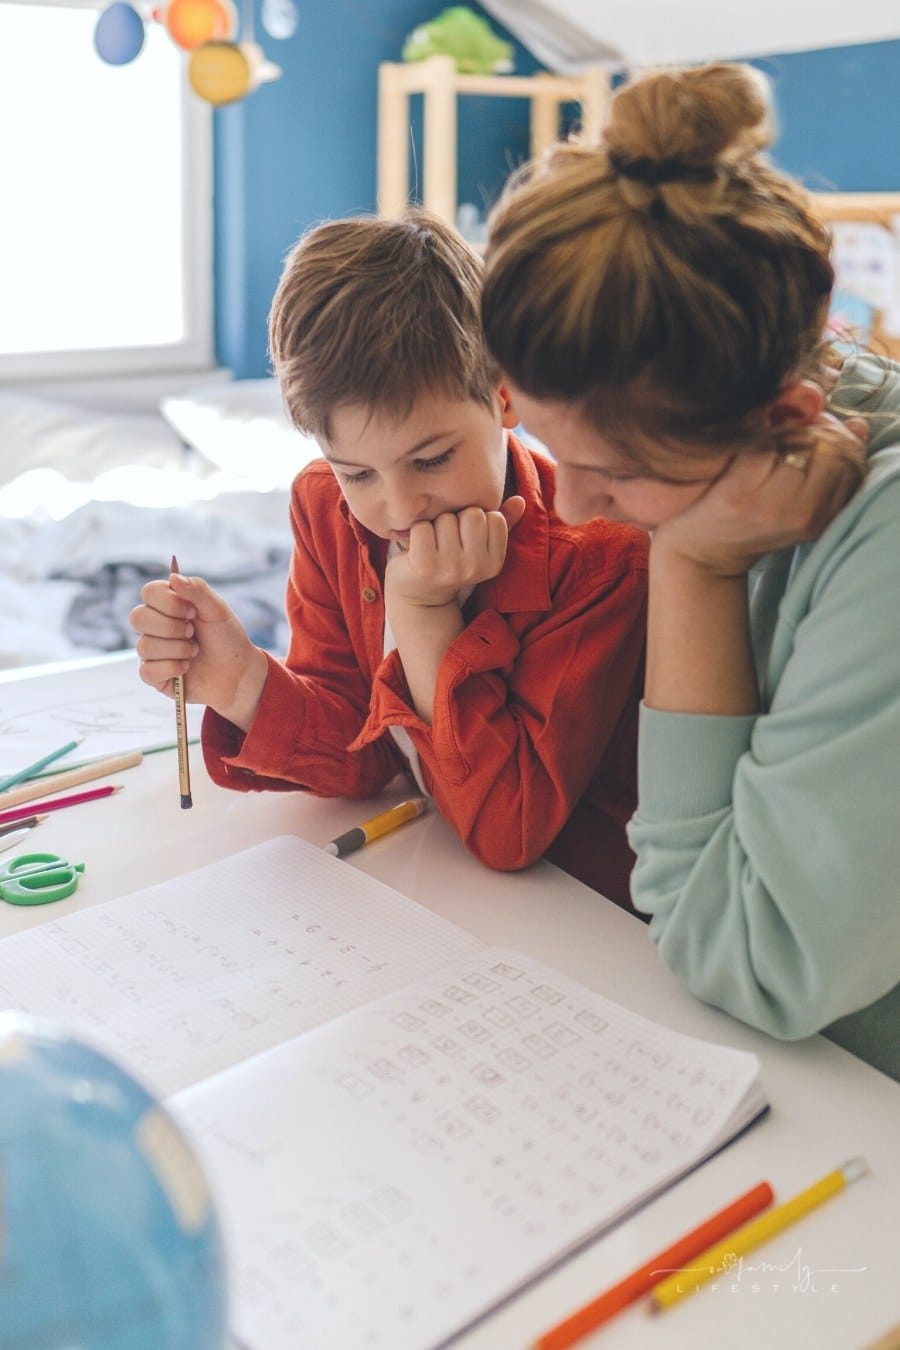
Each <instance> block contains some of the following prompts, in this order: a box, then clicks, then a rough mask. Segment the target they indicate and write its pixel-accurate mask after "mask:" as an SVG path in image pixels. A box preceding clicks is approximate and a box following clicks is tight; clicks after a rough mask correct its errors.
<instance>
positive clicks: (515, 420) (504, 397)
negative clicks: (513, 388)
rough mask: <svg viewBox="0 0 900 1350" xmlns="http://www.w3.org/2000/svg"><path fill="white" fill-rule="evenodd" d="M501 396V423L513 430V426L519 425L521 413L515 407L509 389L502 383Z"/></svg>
mask: <svg viewBox="0 0 900 1350" xmlns="http://www.w3.org/2000/svg"><path fill="white" fill-rule="evenodd" d="M499 398H500V422H501V425H502V426H504V427H507V428H508V430H510V431H512V429H513V427H517V426H518V425H519V414H518V413H517V412H516V410H515V408H514V407H513V401H512V399H511V398H510V396H509V391H508V389H507V388H506V386H505V385H503V384H501V386H500V391H499Z"/></svg>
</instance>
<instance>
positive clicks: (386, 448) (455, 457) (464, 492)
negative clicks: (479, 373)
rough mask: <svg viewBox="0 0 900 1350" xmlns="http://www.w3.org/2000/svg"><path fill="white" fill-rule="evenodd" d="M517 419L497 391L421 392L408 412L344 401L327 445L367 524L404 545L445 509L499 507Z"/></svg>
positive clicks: (353, 506) (344, 489) (342, 484)
mask: <svg viewBox="0 0 900 1350" xmlns="http://www.w3.org/2000/svg"><path fill="white" fill-rule="evenodd" d="M516 421H517V418H516V416H515V414H514V413H513V412H512V410H511V409H510V408H509V407H508V406H507V401H506V400H505V399H502V398H501V397H500V395H499V394H498V396H497V398H496V401H495V406H494V407H493V408H487V407H485V406H484V404H481V403H475V402H474V401H473V400H471V399H466V400H464V401H462V402H460V401H459V400H456V399H451V398H446V397H441V396H438V397H431V396H427V397H422V398H420V399H418V400H417V402H416V403H415V405H414V406H413V409H412V411H411V412H410V414H409V416H407V417H404V418H401V419H400V420H399V421H398V420H396V419H395V418H394V417H392V416H390V415H387V414H384V413H381V412H378V411H376V412H371V411H370V409H368V408H363V407H360V406H359V405H358V404H345V405H344V406H342V407H340V408H338V409H336V411H335V412H334V413H333V414H332V416H331V434H330V437H329V438H328V439H325V438H322V449H323V451H324V454H325V457H326V459H327V460H328V462H329V463H330V464H331V467H332V469H333V470H334V473H335V476H336V478H337V480H338V483H339V484H340V487H341V491H342V492H343V494H344V497H345V498H346V501H347V505H348V506H349V507H350V510H351V511H352V512H353V514H354V516H355V517H356V519H357V520H358V521H359V522H360V524H361V525H364V526H365V527H366V529H367V530H370V531H371V532H372V534H377V535H380V537H381V538H382V539H392V540H394V541H395V542H396V543H398V544H399V545H400V546H401V548H405V547H406V544H407V539H408V537H409V531H410V529H411V527H412V526H413V525H414V524H415V523H416V521H419V520H429V521H430V520H436V519H437V517H438V516H441V515H444V514H445V513H446V512H457V511H462V510H463V509H464V508H465V507H467V506H480V507H481V508H482V510H483V511H496V510H497V508H498V507H499V505H500V503H501V502H502V500H503V495H504V494H503V488H504V484H505V481H506V431H505V429H504V428H506V427H512V426H515V425H516Z"/></svg>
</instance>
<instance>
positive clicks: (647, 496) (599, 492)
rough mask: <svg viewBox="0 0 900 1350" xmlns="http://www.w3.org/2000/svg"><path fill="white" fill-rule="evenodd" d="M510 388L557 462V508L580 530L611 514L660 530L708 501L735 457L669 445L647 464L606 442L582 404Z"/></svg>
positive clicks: (522, 413)
mask: <svg viewBox="0 0 900 1350" xmlns="http://www.w3.org/2000/svg"><path fill="white" fill-rule="evenodd" d="M505 384H506V387H507V389H508V390H509V393H510V395H511V397H512V401H513V406H514V407H515V408H516V411H517V412H518V415H519V417H520V419H521V421H522V424H523V425H524V426H525V428H526V430H527V431H529V432H530V433H531V435H532V436H536V437H537V439H538V440H539V441H541V442H542V443H543V444H544V445H545V446H546V447H547V449H548V450H549V452H550V454H551V455H552V456H553V458H554V459H555V460H556V499H555V502H554V506H555V509H556V512H557V514H558V515H560V516H562V518H563V520H567V521H569V522H570V523H571V524H573V525H574V524H578V523H579V522H580V521H584V520H591V519H592V518H593V517H594V516H604V517H605V518H606V519H607V520H616V521H622V522H626V523H629V524H632V525H639V526H640V527H641V528H642V529H644V530H654V529H656V527H657V526H658V525H663V524H665V522H666V521H667V520H671V519H672V517H673V516H677V515H680V514H681V512H682V511H685V510H686V509H687V508H688V507H689V506H691V505H692V504H693V503H694V502H695V501H696V500H697V498H698V497H702V496H703V493H704V492H705V491H706V490H707V488H708V487H709V486H710V484H711V483H712V482H714V481H715V479H716V478H718V476H719V474H720V473H722V472H723V470H724V469H725V468H726V467H727V465H728V464H729V462H730V460H731V455H729V454H726V453H725V452H720V453H717V454H714V455H708V454H707V455H703V456H702V457H697V456H696V455H695V454H694V455H691V454H688V453H687V452H685V453H684V454H679V453H678V451H677V450H675V449H672V448H671V446H667V447H666V448H665V449H663V448H659V447H657V448H653V449H652V451H651V453H652V460H651V461H650V464H649V465H648V463H647V461H646V458H645V456H644V455H643V454H642V460H641V461H638V460H636V459H632V458H631V457H630V456H629V455H628V454H627V452H626V451H625V450H623V449H622V448H621V446H620V445H618V444H617V445H613V444H612V443H611V442H609V441H607V440H604V438H603V436H602V435H601V433H600V432H599V431H598V430H597V428H596V427H595V426H593V425H592V424H591V423H590V422H589V421H588V420H587V419H586V417H585V416H584V414H583V412H582V411H581V409H580V408H579V407H578V406H577V405H575V404H571V403H565V402H561V401H555V400H545V399H535V398H531V397H530V396H529V395H528V394H525V393H523V392H522V390H521V389H519V388H518V386H517V385H515V384H513V383H512V382H511V381H510V380H506V381H505ZM641 449H642V452H645V451H646V449H650V447H644V446H642V447H641Z"/></svg>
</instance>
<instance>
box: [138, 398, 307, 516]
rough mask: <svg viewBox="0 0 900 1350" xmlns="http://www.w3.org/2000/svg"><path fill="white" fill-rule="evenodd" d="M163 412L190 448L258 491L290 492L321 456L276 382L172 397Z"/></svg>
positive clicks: (163, 405)
mask: <svg viewBox="0 0 900 1350" xmlns="http://www.w3.org/2000/svg"><path fill="white" fill-rule="evenodd" d="M159 406H160V411H161V412H162V415H163V417H165V419H166V420H167V421H168V422H169V424H170V425H171V426H173V427H174V428H175V430H176V431H177V432H178V434H179V435H180V436H181V437H182V439H183V440H185V441H186V442H187V444H188V445H191V446H193V447H194V449H195V450H196V451H198V453H199V454H201V455H203V456H205V458H206V459H208V460H210V461H211V462H212V463H213V464H215V465H216V466H217V467H218V468H220V469H222V470H223V471H224V472H226V473H228V474H231V475H234V476H235V477H237V478H242V479H245V480H247V481H249V482H252V484H253V486H254V487H256V488H257V489H260V490H263V489H265V490H268V489H271V488H283V487H290V485H291V483H292V481H293V479H294V477H295V475H296V474H298V473H299V472H300V470H301V469H302V468H303V466H304V465H305V464H308V463H309V461H310V460H311V459H315V458H316V456H317V455H319V454H321V451H320V449H319V446H318V444H317V442H316V441H314V440H313V439H312V437H311V436H304V435H303V433H302V432H299V431H297V429H296V428H295V427H294V426H293V425H292V424H291V422H290V419H289V418H288V415H287V413H286V412H285V410H284V405H283V403H282V401H281V390H280V389H279V387H278V381H277V380H274V379H266V380H231V381H228V382H226V383H221V382H219V383H216V384H207V385H200V386H198V387H197V388H196V389H189V390H188V391H187V392H186V393H184V394H170V395H169V396H168V397H167V398H164V399H163V400H162V402H161V403H160V405H159Z"/></svg>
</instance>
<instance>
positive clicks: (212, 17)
mask: <svg viewBox="0 0 900 1350" xmlns="http://www.w3.org/2000/svg"><path fill="white" fill-rule="evenodd" d="M163 22H164V23H165V26H166V29H167V31H168V34H169V37H170V38H171V39H172V41H173V42H174V43H176V44H177V45H178V46H179V47H183V48H184V50H185V51H186V52H190V51H194V49H195V48H197V47H200V46H202V45H203V43H205V42H223V41H228V39H230V38H233V37H234V35H235V33H236V32H237V28H238V16H237V10H236V9H235V7H234V5H233V4H232V3H231V0H171V3H170V4H169V5H168V6H167V7H166V11H165V18H164V20H163Z"/></svg>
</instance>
